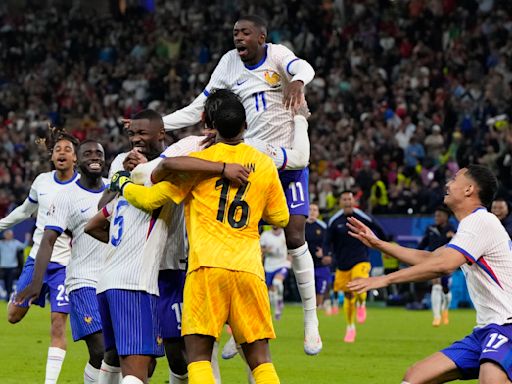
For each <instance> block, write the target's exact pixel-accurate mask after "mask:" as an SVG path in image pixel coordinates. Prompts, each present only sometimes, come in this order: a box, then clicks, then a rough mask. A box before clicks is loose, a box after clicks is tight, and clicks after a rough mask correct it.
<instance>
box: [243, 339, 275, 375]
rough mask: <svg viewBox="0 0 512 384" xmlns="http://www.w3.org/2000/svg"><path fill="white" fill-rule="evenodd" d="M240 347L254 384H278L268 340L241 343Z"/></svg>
mask: <svg viewBox="0 0 512 384" xmlns="http://www.w3.org/2000/svg"><path fill="white" fill-rule="evenodd" d="M240 346H241V347H242V350H243V353H244V356H245V360H246V361H247V364H248V365H249V368H250V369H251V372H252V375H253V377H254V382H255V383H256V384H259V383H268V384H278V383H279V378H278V376H277V373H276V370H275V368H274V365H273V364H272V359H271V358H270V349H269V346H268V340H256V341H255V342H253V343H250V344H248V343H243V344H241V345H240Z"/></svg>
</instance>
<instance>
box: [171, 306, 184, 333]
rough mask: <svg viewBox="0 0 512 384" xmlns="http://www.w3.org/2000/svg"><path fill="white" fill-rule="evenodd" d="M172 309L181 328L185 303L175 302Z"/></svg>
mask: <svg viewBox="0 0 512 384" xmlns="http://www.w3.org/2000/svg"><path fill="white" fill-rule="evenodd" d="M171 309H172V310H173V311H174V315H175V316H176V324H178V329H181V314H182V313H183V303H174V304H173V305H171Z"/></svg>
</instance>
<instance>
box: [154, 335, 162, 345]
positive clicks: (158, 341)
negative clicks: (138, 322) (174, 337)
mask: <svg viewBox="0 0 512 384" xmlns="http://www.w3.org/2000/svg"><path fill="white" fill-rule="evenodd" d="M163 342H164V339H162V337H160V336H157V337H156V343H157V344H158V345H162V343H163Z"/></svg>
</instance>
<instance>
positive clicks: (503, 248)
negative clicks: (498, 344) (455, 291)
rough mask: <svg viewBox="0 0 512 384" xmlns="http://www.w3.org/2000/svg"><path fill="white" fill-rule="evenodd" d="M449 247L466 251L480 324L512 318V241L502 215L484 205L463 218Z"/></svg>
mask: <svg viewBox="0 0 512 384" xmlns="http://www.w3.org/2000/svg"><path fill="white" fill-rule="evenodd" d="M447 247H449V248H453V249H455V250H457V251H459V252H460V253H462V254H463V255H464V256H465V257H466V259H467V260H468V263H466V264H464V265H462V266H461V269H462V271H463V272H464V275H465V278H466V282H467V285H468V291H469V295H470V297H471V300H472V301H473V304H474V305H475V309H476V315H477V324H478V326H479V327H484V326H486V325H489V324H492V323H494V324H498V325H501V324H505V323H511V322H512V241H511V240H510V237H509V236H508V234H507V232H506V231H505V228H504V227H503V225H502V224H501V222H500V221H499V219H498V218H497V217H496V216H494V215H493V214H492V213H490V212H487V210H486V209H485V208H480V209H478V210H476V211H474V212H473V213H471V214H470V215H469V216H467V217H465V218H464V219H462V220H461V222H460V224H459V227H458V229H457V233H456V234H455V235H454V237H453V239H452V240H451V241H450V243H448V244H447Z"/></svg>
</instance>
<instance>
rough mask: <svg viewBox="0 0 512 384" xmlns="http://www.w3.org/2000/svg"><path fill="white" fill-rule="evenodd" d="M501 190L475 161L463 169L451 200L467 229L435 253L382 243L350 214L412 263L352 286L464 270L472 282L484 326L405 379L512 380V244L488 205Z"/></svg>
mask: <svg viewBox="0 0 512 384" xmlns="http://www.w3.org/2000/svg"><path fill="white" fill-rule="evenodd" d="M497 189H498V181H497V179H496V177H495V176H494V175H493V174H492V172H491V171H490V170H489V169H488V168H486V167H484V166H481V165H469V166H468V167H466V168H462V169H461V170H459V171H458V172H457V173H456V174H455V177H454V178H453V179H452V180H450V181H449V182H448V183H447V185H446V195H445V197H444V202H445V204H446V205H447V206H448V208H450V210H451V211H452V212H453V214H454V215H455V217H456V218H457V220H459V227H458V228H457V233H456V234H455V235H454V236H453V238H452V240H451V241H450V242H449V243H448V244H447V245H446V246H443V247H440V248H438V249H436V250H435V251H433V252H428V251H422V250H417V249H411V248H405V247H401V246H399V245H397V244H391V243H387V242H385V241H382V240H379V239H378V238H377V237H376V236H375V235H374V234H373V233H372V231H371V230H370V229H369V228H368V227H367V226H365V225H364V224H363V223H362V222H360V221H358V220H357V219H355V218H354V219H350V225H351V228H350V230H351V234H352V235H353V236H354V237H355V238H357V239H358V240H360V241H363V242H364V243H365V244H366V245H368V246H371V247H374V248H376V249H380V250H381V251H383V252H386V253H387V254H389V255H393V256H394V257H396V258H397V259H399V260H401V261H402V262H404V263H407V264H410V265H411V267H409V268H405V269H402V270H400V271H397V272H394V273H391V274H389V275H386V276H379V277H371V278H366V279H359V280H355V281H352V282H351V283H349V284H348V286H349V288H350V289H352V290H354V291H356V292H365V291H368V290H371V289H378V288H382V287H386V286H388V285H389V284H393V283H404V282H409V281H425V280H428V279H433V278H437V277H439V276H442V275H444V274H447V273H451V272H453V271H454V270H455V269H457V268H459V267H460V268H462V269H463V271H464V276H465V278H466V281H467V283H468V289H469V294H470V296H471V299H472V301H473V303H474V305H475V309H476V320H477V327H476V328H475V329H474V330H473V332H472V333H471V334H470V335H469V336H467V337H465V338H464V339H462V340H460V341H456V342H455V343H453V344H452V345H451V346H450V347H448V348H445V349H443V350H442V351H441V352H436V353H434V354H433V355H431V356H430V357H427V358H426V359H424V360H422V361H420V362H418V363H416V364H415V365H413V366H412V367H411V368H409V370H408V371H407V373H406V374H405V377H404V379H403V382H402V383H403V384H407V383H410V384H416V383H444V382H448V381H452V380H456V379H477V378H478V379H479V383H482V384H489V383H493V384H495V383H510V382H511V380H512V360H511V359H510V354H511V348H512V325H511V323H510V320H511V318H510V314H511V313H512V251H511V245H512V243H511V240H510V237H509V236H508V234H507V232H506V231H505V229H504V228H503V226H502V225H501V223H500V221H499V220H498V218H497V217H496V216H494V215H493V214H491V213H490V212H488V211H487V209H486V208H485V207H486V206H490V205H491V202H492V199H493V197H494V194H495V193H496V191H497Z"/></svg>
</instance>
